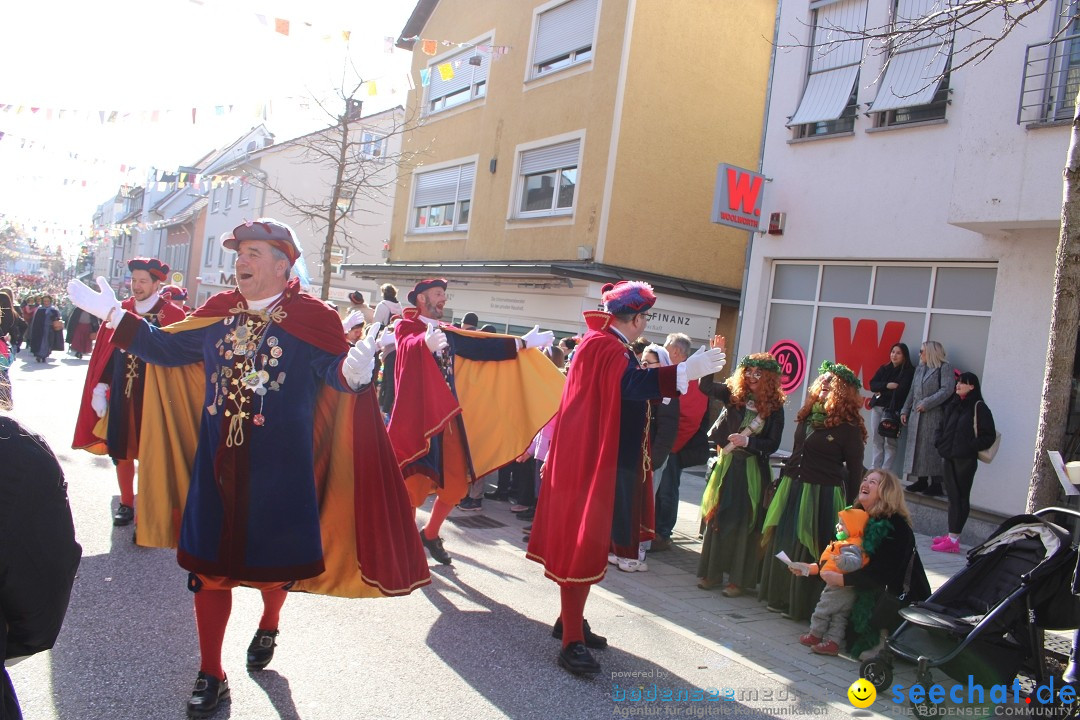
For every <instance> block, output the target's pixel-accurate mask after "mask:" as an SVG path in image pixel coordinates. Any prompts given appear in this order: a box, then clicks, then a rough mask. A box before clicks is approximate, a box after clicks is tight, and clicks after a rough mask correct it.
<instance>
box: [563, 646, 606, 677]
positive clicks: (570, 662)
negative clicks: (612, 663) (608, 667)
mask: <svg viewBox="0 0 1080 720" xmlns="http://www.w3.org/2000/svg"><path fill="white" fill-rule="evenodd" d="M559 665H560V666H562V668H563V669H565V670H568V671H569V672H572V673H573V674H574V675H595V674H596V673H598V672H600V663H598V662H596V658H594V657H593V656H592V653H591V652H589V650H588V648H586V647H585V646H584V645H582V644H581V643H579V642H572V643H570V644H569V645H567V646H566V647H564V648H563V649H562V651H561V652H560V653H559Z"/></svg>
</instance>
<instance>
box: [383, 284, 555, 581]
mask: <svg viewBox="0 0 1080 720" xmlns="http://www.w3.org/2000/svg"><path fill="white" fill-rule="evenodd" d="M446 285H447V283H446V280H443V279H441V278H435V279H430V280H422V281H420V282H418V283H417V284H416V286H415V287H414V288H413V289H412V291H410V292H409V295H408V299H409V302H410V303H412V304H413V305H415V306H416V307H415V308H409V309H407V310H405V311H404V317H402V319H401V320H399V321H398V324H397V330H396V331H395V335H396V338H397V359H396V362H395V364H394V383H395V385H396V387H397V390H398V392H397V396H396V397H395V399H394V409H393V412H392V414H391V416H390V425H389V427H388V431H389V433H390V439H391V441H392V442H393V444H394V451H395V452H396V453H397V457H398V462H399V464H400V466H401V469H402V474H403V475H404V476H405V482H406V484H407V486H408V489H409V496H410V498H411V499H412V504H413V507H414V508H418V507H420V506H421V505H422V504H423V503H424V501H425V500H426V499H427V496H428V495H430V494H432V493H434V494H435V496H436V497H435V503H434V505H433V506H432V508H431V515H430V516H429V518H428V522H427V525H425V526H424V528H422V529H421V531H420V535H421V540H422V541H423V543H424V547H426V548H427V550H428V552H429V553H430V554H431V557H432V558H433V559H434V560H436V561H438V562H440V563H442V564H444V565H449V564H450V562H451V560H450V555H449V553H447V552H446V549H445V548H444V547H443V541H442V538H440V537H439V529H440V527H441V526H442V523H443V520H445V519H446V516H447V515H449V514H450V511H451V510H453V509H454V507H455V506H456V505H457V504H458V502H460V501H461V499H462V498H464V497H465V494H466V493H467V492H468V490H469V485H471V484H472V483H474V482H477V478H480V477H483V476H484V475H486V474H487V473H489V472H491V471H492V470H495V469H497V468H499V467H502V466H503V465H506V464H507V463H509V462H511V461H513V460H514V459H515V458H517V457H518V456H519V455H521V454H522V452H524V451H525V449H526V448H528V447H529V444H530V443H531V442H532V439H533V437H534V436H535V435H536V432H537V430H539V429H540V428H542V427H543V426H544V424H545V423H546V422H547V421H548V420H550V419H551V417H552V415H554V414H555V411H556V409H557V408H558V405H559V393H560V392H561V390H562V385H563V382H564V380H563V377H562V374H561V373H559V371H558V370H556V369H555V367H554V366H553V365H552V364H551V362H550V361H549V360H548V359H547V358H546V357H544V355H543V353H541V352H540V351H539V350H536V351H535V352H528V350H531V349H534V348H541V347H546V346H548V345H551V344H552V342H553V341H554V335H553V334H552V333H551V332H540V328H539V327H534V328H533V329H532V330H530V331H529V332H528V333H527V334H526V335H525V336H524V337H521V338H518V337H513V336H510V335H495V334H492V333H485V332H476V331H469V330H461V329H459V328H454V327H451V326H450V325H445V324H443V323H442V322H440V320H441V318H442V316H443V307H444V305H445V304H446ZM491 361H499V362H491Z"/></svg>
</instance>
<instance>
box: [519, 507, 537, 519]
mask: <svg viewBox="0 0 1080 720" xmlns="http://www.w3.org/2000/svg"><path fill="white" fill-rule="evenodd" d="M535 517H536V508H535V507H531V508H529V509H528V510H523V511H521V512H519V513H518V514H517V519H518V520H532V519H533V518H535Z"/></svg>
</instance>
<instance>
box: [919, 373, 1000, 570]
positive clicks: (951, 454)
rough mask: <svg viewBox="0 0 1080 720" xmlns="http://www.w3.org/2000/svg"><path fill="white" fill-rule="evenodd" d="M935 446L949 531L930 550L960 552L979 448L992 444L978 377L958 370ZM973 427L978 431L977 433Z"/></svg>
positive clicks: (988, 414) (988, 415) (991, 423)
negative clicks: (941, 462)
mask: <svg viewBox="0 0 1080 720" xmlns="http://www.w3.org/2000/svg"><path fill="white" fill-rule="evenodd" d="M944 410H945V417H944V419H943V420H942V422H941V425H940V427H938V432H937V437H936V438H935V441H934V447H936V448H937V451H938V453H939V454H940V455H941V457H942V458H943V459H944V460H945V495H946V496H947V497H948V498H949V534H948V535H942V536H941V537H937V538H934V544H933V545H932V546H931V547H930V549H931V550H936V551H937V552H949V553H958V552H960V532H961V531H962V530H963V529H964V523H966V522H967V519H968V514H969V513H970V512H971V503H970V497H971V486H972V484H973V483H974V481H975V471H976V470H978V469H979V451H980V450H986V449H987V448H989V447H990V446H991V445H993V444H994V440H995V439H996V438H997V429H996V428H995V427H994V415H993V413H991V412H990V408H988V407H987V406H986V403H985V402H983V399H982V390H980V388H979V378H978V376H977V375H975V373H973V372H965V373H960V377H959V378H958V379H957V380H956V393H955V394H954V395H953V396H952V397H951V398H949V399H948V400H947V401H946V402H945V405H944ZM976 429H977V430H978V432H977V433H976Z"/></svg>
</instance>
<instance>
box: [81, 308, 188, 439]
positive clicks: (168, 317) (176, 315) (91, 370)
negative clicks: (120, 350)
mask: <svg viewBox="0 0 1080 720" xmlns="http://www.w3.org/2000/svg"><path fill="white" fill-rule="evenodd" d="M120 306H121V307H122V308H124V309H125V310H128V311H130V312H135V298H133V297H129V298H127V299H125V300H124V301H123V302H122V303H120ZM151 312H155V313H158V314H159V315H160V316H161V318H160V324H161V325H162V326H165V325H172V324H173V323H175V322H180V321H181V320H183V319H184V311H183V310H181V309H180V308H178V307H176V306H174V305H173V304H172V303H170V302H168V301H167V300H165V298H162V297H159V298H158V301H157V302H156V303H155V304H154V307H153V308H152V309H151ZM112 338H113V330H112V329H111V328H109V327H108V325H106V324H105V323H104V322H103V323H101V327H100V328H99V329H98V336H97V341H96V342H95V343H94V350H93V352H92V353H90V363H89V365H87V367H86V379H85V380H84V381H83V389H82V396H81V399H80V402H79V415H78V417H77V418H76V419H75V437H74V438H73V439H72V441H71V447H73V448H74V449H76V450H86V451H87V452H91V453H94V454H95V455H104V454H105V453H106V452H108V448H107V447H106V445H105V439H104V438H101V437H98V436H97V435H95V434H94V427H95V426H96V425H97V424H98V422H99V421H100V418H99V417H98V416H97V413H96V412H94V408H93V407H91V405H90V399H91V398H92V397H93V394H94V387H95V386H96V385H97V384H98V383H99V382H104V383H109V382H110V381H111V380H112V378H107V377H102V376H103V375H104V373H105V368H106V366H107V365H108V364H109V358H111V357H112V354H113V350H115V349H116V345H114V344H113V341H112Z"/></svg>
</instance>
